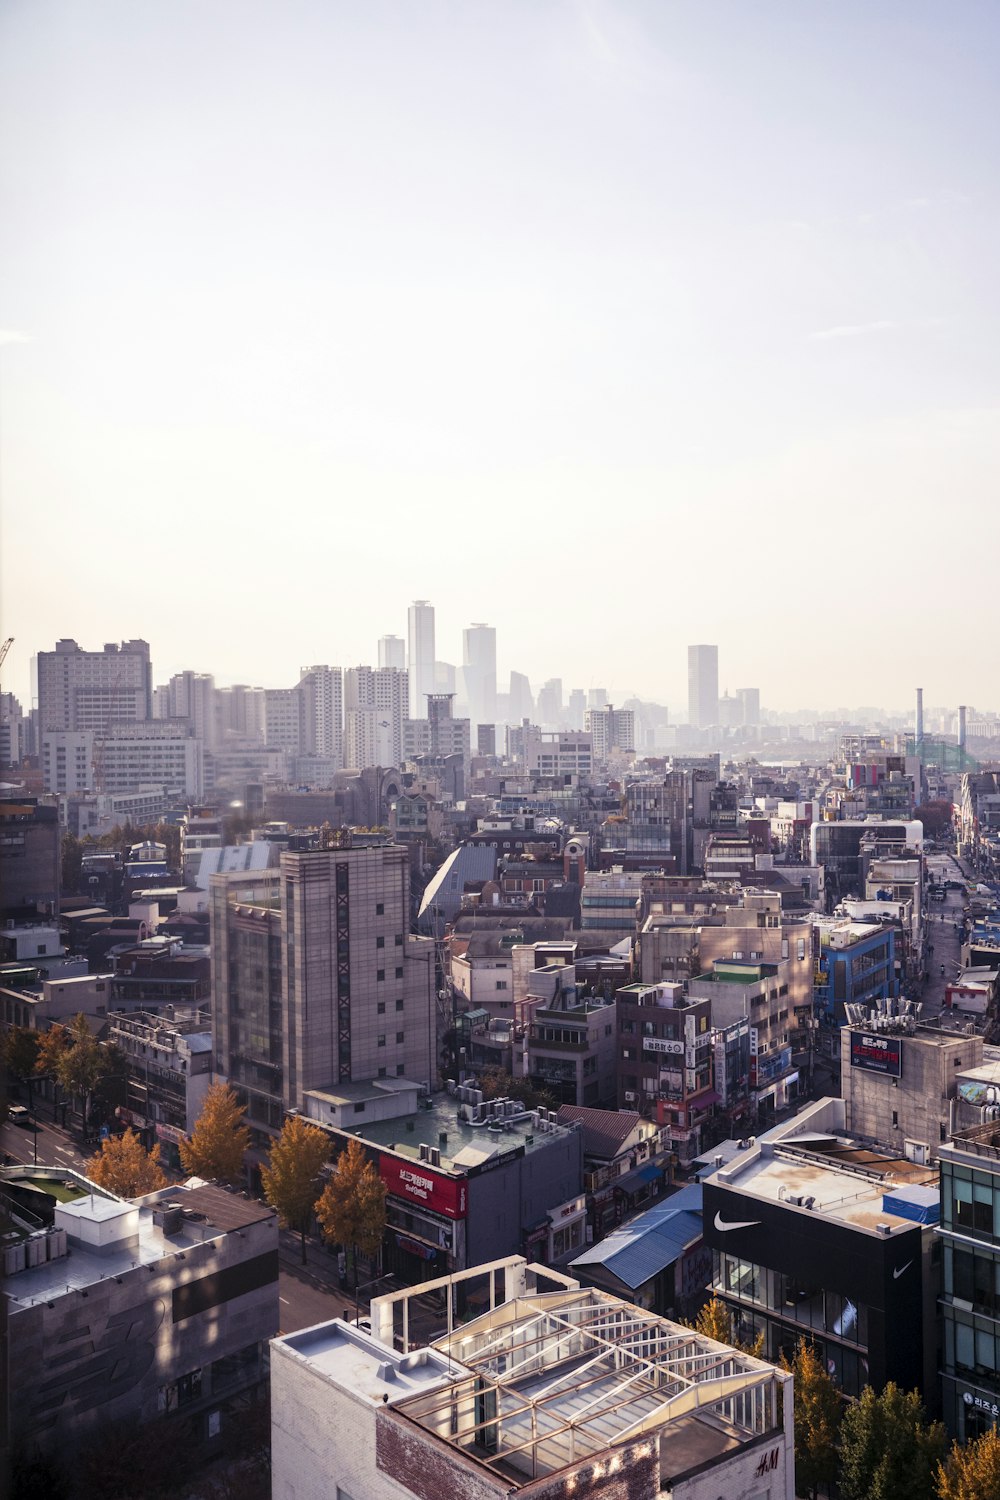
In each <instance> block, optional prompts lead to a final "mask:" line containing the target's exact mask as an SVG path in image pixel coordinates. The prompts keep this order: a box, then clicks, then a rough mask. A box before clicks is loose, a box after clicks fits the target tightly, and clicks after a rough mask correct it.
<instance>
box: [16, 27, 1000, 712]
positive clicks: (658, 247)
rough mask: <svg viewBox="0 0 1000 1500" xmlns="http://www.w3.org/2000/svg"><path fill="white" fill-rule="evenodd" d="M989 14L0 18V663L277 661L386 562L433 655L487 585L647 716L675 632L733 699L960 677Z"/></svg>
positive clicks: (342, 657)
mask: <svg viewBox="0 0 1000 1500" xmlns="http://www.w3.org/2000/svg"><path fill="white" fill-rule="evenodd" d="M998 42H1000V14H998V13H997V11H996V8H995V7H991V6H985V5H978V4H973V5H969V6H966V7H962V8H961V9H960V10H957V11H956V10H954V9H952V10H949V11H944V10H941V9H939V8H935V7H931V6H927V5H919V4H918V5H915V6H912V7H905V8H897V9H887V8H884V7H875V8H873V7H871V6H866V5H863V4H861V3H858V0H846V3H844V4H842V5H840V6H838V7H836V8H835V9H834V10H829V11H824V10H820V9H819V8H815V7H810V8H801V7H797V6H794V5H792V4H789V3H771V4H768V5H765V6H760V7H754V8H753V9H752V10H750V9H748V8H747V7H746V6H745V5H744V4H741V3H736V0H720V4H719V5H718V6H717V7H713V8H712V10H711V11H709V10H707V9H706V8H704V7H701V6H698V5H695V4H690V3H675V4H672V5H667V6H658V5H653V4H642V3H640V4H637V5H635V6H628V7H626V6H624V5H620V4H614V3H601V0H578V3H571V0H551V3H547V4H542V5H540V6H538V7H531V8H526V7H525V8H517V7H499V6H497V7H494V8H490V7H486V8H477V9H475V10H464V9H450V8H448V7H443V8H439V9H431V10H430V11H422V10H421V11H416V10H413V11H408V10H406V9H405V8H404V9H402V10H400V9H399V8H398V7H393V6H390V5H387V4H384V3H380V0H374V3H373V4H372V5H371V6H368V7H364V8H363V9H361V10H357V9H355V10H351V9H350V8H346V9H345V8H330V7H325V6H321V5H319V4H315V3H311V0H291V3H289V5H287V6H285V7H282V8H281V11H280V14H279V13H278V12H272V11H269V10H268V9H267V8H263V9H259V10H250V11H248V10H247V9H246V7H244V6H238V5H236V4H235V3H232V0H220V3H219V4H218V5H215V6H212V7H208V8H194V7H188V8H184V7H181V8H177V7H163V6H160V5H155V4H152V3H148V0H133V3H130V4H129V5H125V6H122V5H115V4H106V5H99V6H93V7H86V8H80V7H78V6H74V5H71V4H69V3H67V0H53V3H51V4H46V5H23V6H13V7H8V8H7V10H6V12H5V13H4V16H3V18H2V20H0V43H2V45H0V140H2V141H3V143H4V144H3V145H2V146H0V190H2V191H3V194H4V201H5V204H6V207H7V222H8V226H9V228H8V232H7V234H6V235H5V237H4V243H3V246H2V247H0V284H2V285H3V287H4V303H3V309H2V312H0V399H2V403H3V412H4V419H3V425H2V430H0V473H2V481H3V490H2V497H0V498H2V507H3V548H2V568H3V576H2V584H3V587H2V595H3V619H2V622H0V631H2V635H3V636H14V637H15V639H16V643H15V647H14V649H13V651H12V652H11V654H10V656H9V657H8V660H7V662H6V664H5V671H4V686H5V687H6V688H9V689H10V690H12V691H14V692H15V693H17V695H18V696H19V697H20V698H21V699H22V701H24V700H25V699H26V697H27V681H28V656H29V655H30V652H31V650H33V649H42V648H43V647H45V646H46V645H48V644H49V643H50V642H52V641H54V640H55V639H58V638H59V637H60V636H64V635H73V636H76V638H78V639H81V638H83V639H86V640H87V641H88V642H91V643H93V642H95V641H96V642H100V641H104V640H111V639H121V638H122V637H123V636H128V635H142V636H143V637H144V638H146V639H148V640H149V641H150V644H151V646H152V648H153V656H154V660H155V661H157V662H159V663H160V664H161V667H160V670H161V671H162V673H163V678H162V679H161V680H166V678H167V677H169V676H170V675H171V674H172V673H173V672H176V671H181V670H183V669H185V668H190V667H191V666H192V665H195V666H198V665H199V664H201V665H202V667H204V668H205V669H211V670H213V671H214V672H215V673H216V675H217V677H218V679H219V680H220V682H225V681H240V680H248V679H249V680H253V681H261V682H263V683H266V684H272V683H279V682H281V681H283V680H285V679H286V678H287V677H289V675H290V674H291V678H292V680H294V673H295V671H296V670H297V668H298V667H299V666H300V665H302V664H306V663H311V662H323V661H331V662H334V661H335V662H338V663H340V664H342V665H347V664H350V663H354V662H374V660H375V643H376V642H377V640H378V638H379V637H380V636H381V635H383V634H384V633H386V632H387V631H389V632H393V633H395V634H397V635H399V636H400V637H405V634H406V619H405V610H406V606H407V603H408V601H410V600H412V599H414V598H416V597H420V596H422V595H423V596H425V597H427V598H429V599H432V600H434V599H436V600H437V601H438V621H437V625H438V637H439V639H440V640H441V641H447V642H449V643H451V642H455V643H456V644H454V645H451V644H449V645H448V647H447V649H441V650H439V651H438V656H439V657H440V658H441V659H444V660H447V661H452V662H455V663H456V664H458V663H460V661H461V655H460V651H461V645H460V641H461V631H462V630H463V629H465V628H467V627H468V626H469V625H470V623H471V622H473V621H476V620H481V619H485V620H488V621H489V622H490V623H491V624H492V625H493V626H494V627H495V628H496V631H497V642H498V651H499V658H500V659H499V663H498V666H499V675H500V678H501V680H503V679H504V678H505V677H506V673H507V672H508V670H509V669H510V668H511V667H513V668H516V669H517V670H519V671H522V672H527V673H528V674H529V675H530V676H531V679H532V682H533V685H534V686H535V687H536V689H537V686H538V685H539V683H541V682H543V681H544V680H545V679H547V678H550V677H553V676H557V675H558V676H560V677H562V679H563V680H564V682H565V683H566V685H567V687H568V686H570V685H572V684H578V685H580V686H581V687H583V688H584V689H586V688H588V687H589V686H590V685H592V684H608V685H615V684H619V683H621V684H623V685H624V686H627V687H629V688H630V689H632V690H634V691H635V692H636V693H637V694H638V695H640V696H642V697H643V698H646V699H651V700H655V701H660V702H666V703H667V704H668V705H669V706H670V707H672V708H674V707H677V706H679V705H681V704H683V703H684V702H685V701H686V690H685V674H684V650H685V648H686V645H687V644H688V643H689V642H691V641H698V640H708V641H712V642H716V643H717V644H718V647H719V657H720V677H719V686H720V690H725V689H727V688H728V690H729V692H730V693H734V692H735V691H736V690H737V688H738V687H739V686H741V685H743V684H747V683H752V684H755V685H759V687H760V690H761V701H762V703H763V704H765V705H767V706H768V707H772V708H777V709H786V710H787V709H792V708H795V707H796V706H798V705H799V704H801V703H809V702H811V701H817V700H825V701H827V702H831V701H832V702H848V703H850V702H857V703H865V702H873V703H878V702H882V701H884V700H886V699H887V698H888V699H890V700H892V699H895V700H897V701H901V702H905V703H909V702H910V700H911V694H912V691H913V689H912V684H916V683H922V684H923V686H924V689H925V692H926V695H927V699H928V702H929V703H934V702H942V701H949V700H951V699H954V700H955V701H956V702H963V701H964V702H974V701H976V698H977V696H979V697H983V696H985V697H987V698H990V697H992V696H994V693H993V691H992V689H993V686H994V684H995V642H996V625H995V605H994V602H993V600H994V580H993V577H992V559H993V558H994V557H995V556H996V553H997V544H998V542H1000V513H998V508H997V506H996V504H995V500H994V497H995V494H996V490H997V485H998V480H1000V458H998V454H1000V415H998V412H1000V407H998V400H997V390H998V387H1000V354H998V350H1000V339H998V338H997V336H996V335H997V329H996V323H997V312H996V295H995V287H994V270H993V268H994V265H995V262H996V252H997V245H998V241H1000V211H998V201H997V193H996V187H995V183H996V180H997V175H998V173H997V166H998V156H1000V149H998V148H1000V118H998V116H997V112H996V109H995V97H996V88H997V81H998V80H997V76H996V75H997V65H996V58H997V57H998V56H1000V47H998ZM889 59H891V65H890V62H889ZM513 100H516V101H517V107H516V108H513V107H512V101H513ZM515 537H516V539H517V540H516V544H513V543H514V538H515ZM512 544H513V545H512ZM938 557H942V558H944V557H948V558H949V566H947V567H945V566H944V565H943V564H942V563H938V562H937V559H938ZM956 557H957V558H960V566H956V565H955V558H956ZM501 558H502V559H503V561H502V562H501V561H500V559H501ZM487 559H488V560H489V563H488V565H484V564H486V560H487ZM526 573H527V574H528V575H529V577H530V586H529V584H528V581H527V579H525V577H524V574H526ZM144 574H145V575H146V576H148V578H149V579H154V578H155V580H156V581H155V583H149V584H148V585H147V586H143V587H141V593H142V596H143V602H142V605H141V607H139V606H136V607H135V609H134V610H133V611H132V613H131V618H127V617H126V616H125V615H124V614H123V611H122V593H123V587H124V586H125V585H126V584H133V585H134V586H135V587H136V589H137V591H138V590H139V586H140V582H141V581H143V579H144ZM332 574H335V575H336V578H337V586H336V588H331V587H330V582H331V575H332ZM623 576H624V577H626V578H627V596H626V597H627V598H628V599H629V601H630V602H631V601H632V600H636V601H639V600H641V601H642V603H643V606H644V609H643V614H642V615H641V616H640V615H639V614H638V612H635V611H632V612H628V613H626V612H623V611H621V608H620V599H621V594H620V592H619V590H618V589H616V588H615V587H614V586H613V585H614V584H617V583H619V581H620V580H621V579H622V577H623ZM540 578H544V580H545V589H544V591H543V590H542V589H541V587H540V585H539V581H538V580H539V579H540ZM373 580H374V586H373ZM584 580H586V582H585V583H584ZM206 585H207V590H206ZM221 585H226V587H225V588H223V587H221ZM265 588H266V589H267V591H268V598H269V600H271V599H274V598H275V597H278V598H280V597H281V596H282V595H283V594H284V593H285V592H288V591H294V595H295V609H294V611H288V610H282V611H280V614H279V619H280V625H279V626H278V627H277V628H275V627H274V626H273V625H271V624H270V622H269V626H268V627H265V626H264V625H263V624H262V625H260V626H259V627H257V628H256V629H255V633H254V639H253V642H252V645H251V643H250V642H249V641H248V640H247V637H246V634H245V632H244V628H243V626H242V621H244V620H245V619H246V618H247V615H248V613H250V612H252V609H253V601H254V599H255V597H256V595H257V594H258V591H260V592H262V591H263V590H264V589H265ZM936 589H938V590H940V596H941V597H940V599H939V600H937V601H935V602H931V600H930V598H927V599H925V598H924V597H923V596H924V595H925V594H926V595H928V596H933V594H934V592H935V590H936ZM202 590H206V592H205V595H204V599H205V602H206V603H207V604H208V606H209V607H208V608H202V607H189V606H193V605H195V604H196V603H197V602H198V600H199V595H200V593H201V591H202ZM949 594H950V597H949ZM546 596H547V597H548V599H549V601H550V603H549V605H548V606H547V607H545V608H544V610H540V608H539V606H540V604H541V603H542V601H543V600H544V599H545V598H546ZM528 599H531V601H532V607H531V608H528V609H526V608H525V607H524V606H525V602H526V601H527V600H528ZM556 600H558V606H557V605H556ZM569 600H572V603H570V602H569ZM814 600H815V601H816V605H815V606H814V607H813V608H812V609H810V606H813V601H814ZM229 601H231V602H232V605H233V609H234V610H236V609H239V610H240V616H241V628H240V629H238V630H234V629H233V628H232V627H231V625H230V623H229V621H228V620H227V619H226V613H227V603H228V602H229ZM793 616H794V617H795V619H796V626H795V628H794V629H789V628H788V626H789V624H790V623H791V620H792V617H793ZM640 620H641V622H642V623H641V624H639V621H640ZM661 621H666V623H667V626H668V628H669V629H670V631H671V635H672V641H671V645H670V647H669V648H668V649H666V650H665V649H664V647H663V643H662V642H663V626H662V624H661ZM951 621H954V622H955V623H956V624H958V623H959V622H960V625H961V643H962V650H961V652H960V653H958V652H956V650H955V640H954V638H953V634H952V632H951V630H950V629H949V628H948V626H949V622H951ZM637 625H638V628H637ZM674 640H676V645H674V644H673V641H674ZM251 664H253V665H251ZM890 684H892V685H893V686H890ZM895 684H899V686H898V687H896V686H894V685H895Z"/></svg>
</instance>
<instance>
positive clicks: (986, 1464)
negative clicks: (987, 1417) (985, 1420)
mask: <svg viewBox="0 0 1000 1500" xmlns="http://www.w3.org/2000/svg"><path fill="white" fill-rule="evenodd" d="M936 1480H937V1488H936V1490H935V1494H936V1495H937V1500H996V1497H997V1496H998V1495H1000V1432H998V1431H997V1429H996V1428H995V1427H988V1428H987V1429H986V1431H985V1432H984V1433H983V1434H982V1436H981V1437H977V1438H973V1440H972V1441H971V1442H970V1443H966V1444H965V1446H964V1447H963V1446H962V1445H961V1444H960V1443H955V1444H954V1445H953V1446H952V1450H951V1452H950V1453H949V1455H948V1457H947V1459H946V1460H945V1461H944V1463H942V1464H939V1465H938V1470H937V1476H936Z"/></svg>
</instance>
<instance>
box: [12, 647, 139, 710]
mask: <svg viewBox="0 0 1000 1500" xmlns="http://www.w3.org/2000/svg"><path fill="white" fill-rule="evenodd" d="M37 662H38V718H39V728H40V729H41V730H43V731H44V730H46V729H92V730H95V731H97V732H98V733H102V734H103V733H105V732H106V730H107V727H108V725H109V724H111V723H114V722H123V723H132V722H134V721H136V720H141V719H149V718H151V717H152V712H153V685H152V668H151V666H150V661H149V646H148V644H147V643H146V642H145V641H139V640H135V641H123V642H122V644H121V645H120V646H116V645H115V644H114V642H113V641H112V642H110V643H109V644H108V645H106V646H105V647H104V649H103V651H84V650H83V649H82V647H80V646H78V645H77V643H76V641H74V640H70V639H66V640H61V641H58V642H57V643H56V649H55V650H54V651H39V653H38V657H37Z"/></svg>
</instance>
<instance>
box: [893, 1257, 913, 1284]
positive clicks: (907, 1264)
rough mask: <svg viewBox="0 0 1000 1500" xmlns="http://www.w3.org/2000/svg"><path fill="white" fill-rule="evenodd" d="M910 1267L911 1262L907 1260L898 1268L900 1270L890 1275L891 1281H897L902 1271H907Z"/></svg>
mask: <svg viewBox="0 0 1000 1500" xmlns="http://www.w3.org/2000/svg"><path fill="white" fill-rule="evenodd" d="M912 1265H913V1262H912V1260H908V1261H907V1262H906V1265H905V1266H900V1268H899V1270H898V1271H893V1273H892V1279H893V1281H898V1280H899V1278H900V1277H901V1276H902V1274H903V1272H904V1271H908V1270H909V1269H910V1267H911V1266H912Z"/></svg>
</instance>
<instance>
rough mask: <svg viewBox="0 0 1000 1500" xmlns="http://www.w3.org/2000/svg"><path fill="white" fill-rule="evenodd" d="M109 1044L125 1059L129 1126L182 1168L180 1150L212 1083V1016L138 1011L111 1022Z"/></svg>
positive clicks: (126, 1108)
mask: <svg viewBox="0 0 1000 1500" xmlns="http://www.w3.org/2000/svg"><path fill="white" fill-rule="evenodd" d="M108 1040H109V1041H110V1042H112V1043H113V1044H114V1046H116V1047H118V1048H119V1049H120V1050H121V1051H122V1052H123V1053H124V1054H125V1058H126V1068H127V1074H126V1086H125V1106H124V1108H125V1111H126V1112H127V1114H126V1119H125V1123H126V1124H129V1125H132V1126H133V1127H134V1128H135V1129H136V1130H139V1131H142V1132H143V1133H144V1134H145V1135H146V1136H148V1142H147V1144H152V1143H153V1142H154V1141H158V1142H160V1145H161V1149H162V1151H163V1159H164V1161H165V1162H167V1163H168V1164H169V1165H170V1166H179V1164H180V1157H179V1155H178V1152H177V1147H178V1145H179V1144H180V1142H181V1141H182V1140H185V1139H186V1138H187V1137H188V1136H189V1135H190V1134H191V1132H192V1130H193V1129H194V1127H195V1124H196V1122H197V1119H198V1116H199V1115H200V1114H201V1110H202V1105H203V1104H204V1102H205V1095H206V1094H207V1093H208V1089H209V1086H210V1084H211V1082H212V1028H211V1024H210V1022H209V1019H208V1014H207V1012H201V1013H199V1012H197V1011H193V1012H188V1013H187V1014H186V1015H185V1014H184V1013H183V1012H182V1011H177V1010H172V1011H171V1012H170V1013H168V1014H151V1013H150V1012H148V1011H146V1012H143V1011H139V1012H137V1013H135V1014H132V1015H124V1014H121V1013H116V1014H114V1015H113V1016H112V1017H111V1022H110V1025H109V1028H108Z"/></svg>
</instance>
